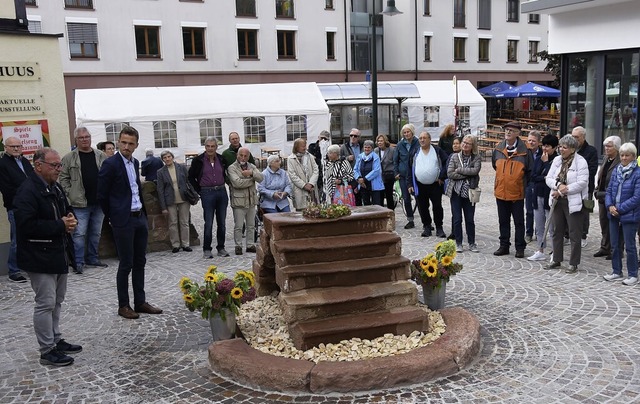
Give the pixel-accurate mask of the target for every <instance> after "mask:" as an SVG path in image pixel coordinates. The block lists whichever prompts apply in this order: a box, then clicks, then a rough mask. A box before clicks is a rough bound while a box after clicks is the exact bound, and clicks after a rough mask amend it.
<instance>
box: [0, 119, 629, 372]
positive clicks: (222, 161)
mask: <svg viewBox="0 0 640 404" xmlns="http://www.w3.org/2000/svg"><path fill="white" fill-rule="evenodd" d="M504 131H505V132H504V140H502V141H501V142H500V143H498V144H497V145H496V147H495V149H494V150H493V153H492V157H491V163H492V166H493V168H494V170H495V178H494V196H495V200H496V207H497V216H498V225H499V234H500V235H499V247H498V249H497V250H496V251H494V252H493V254H494V255H496V256H504V255H509V254H510V248H511V241H512V236H511V231H512V228H514V230H515V234H514V238H513V241H514V245H515V257H516V258H524V252H525V248H526V246H527V244H528V243H532V242H533V241H535V242H536V243H535V247H536V248H535V252H534V253H533V254H532V255H531V256H529V257H527V259H528V260H531V261H548V264H546V265H545V268H547V269H553V268H560V267H561V266H562V262H563V260H564V246H565V245H567V244H568V245H569V262H568V267H566V268H565V271H566V272H567V273H575V272H577V271H578V266H579V265H580V261H581V255H582V248H584V247H585V246H586V244H587V237H588V232H589V217H590V212H591V211H592V210H593V206H594V204H595V202H596V201H597V204H598V211H599V216H598V217H599V221H600V227H601V231H602V233H601V241H600V246H599V249H598V251H597V252H596V253H595V254H594V257H603V258H605V259H607V260H611V268H612V273H611V274H608V275H605V276H604V279H605V280H607V281H615V280H622V283H623V284H625V285H635V284H636V283H637V282H638V273H637V272H638V255H637V249H636V234H638V235H639V236H640V228H639V226H640V183H639V182H640V169H638V167H637V166H638V156H637V149H636V147H635V146H634V145H633V144H632V143H624V144H621V139H620V138H619V137H618V136H609V137H607V138H606V139H605V140H604V142H603V146H604V158H603V161H602V163H601V165H600V167H599V170H598V156H597V150H596V149H595V147H593V146H591V145H589V144H588V142H587V141H586V131H585V129H584V128H583V127H580V126H578V127H575V128H574V129H573V131H572V133H571V134H568V135H565V136H563V137H561V138H560V139H558V137H556V136H553V135H546V136H542V135H541V133H540V132H537V131H530V132H529V133H528V135H527V138H526V139H527V140H526V141H524V140H523V138H521V133H522V127H521V126H520V124H519V123H518V122H510V123H508V124H506V125H504ZM401 134H402V139H401V140H400V141H399V142H398V144H397V145H396V146H393V145H391V144H390V142H389V139H388V138H387V136H386V135H378V136H377V137H376V138H375V142H374V141H373V140H365V141H362V139H361V133H360V131H359V130H358V129H357V128H353V129H351V131H350V132H349V139H348V140H347V141H345V142H344V144H342V145H331V144H330V140H329V137H330V136H329V132H327V131H323V132H322V133H320V135H319V136H318V140H317V141H316V142H314V143H311V144H310V145H308V147H307V141H306V140H305V139H302V138H298V139H296V140H295V141H294V142H293V147H292V150H291V154H290V155H289V156H288V157H287V159H286V167H287V169H286V170H285V169H284V168H283V163H284V162H283V160H282V158H281V157H280V156H279V155H270V156H269V157H268V158H267V159H266V168H264V169H263V170H261V169H259V168H258V167H257V166H256V162H255V160H254V158H253V156H252V155H251V152H250V150H249V149H248V148H246V147H243V146H242V145H241V144H240V136H239V135H238V133H236V132H231V133H230V134H229V146H228V148H227V149H226V150H225V151H224V152H223V153H221V154H220V153H218V141H217V140H216V138H214V137H209V138H207V139H205V141H204V152H203V153H202V154H200V155H198V156H196V157H195V158H194V159H193V160H192V162H191V165H190V167H189V168H187V166H186V165H184V164H181V163H179V162H177V161H175V156H174V154H173V153H172V152H171V151H169V150H165V151H163V152H162V153H161V154H160V158H158V157H155V156H154V154H153V150H147V152H146V159H145V160H144V161H143V162H142V164H140V163H139V162H138V160H137V159H135V158H133V152H134V151H135V150H136V148H137V147H138V144H139V134H138V132H137V130H136V129H135V128H133V127H129V126H127V127H125V128H123V129H122V131H121V132H120V134H119V138H118V141H117V146H118V147H117V152H116V145H115V144H114V143H113V142H102V143H99V144H98V145H97V148H93V147H92V146H91V134H90V133H89V131H88V130H87V129H86V128H83V127H79V128H76V130H75V131H74V138H75V146H76V147H75V148H74V149H73V150H72V151H71V152H69V153H67V154H66V155H64V156H62V157H61V156H60V155H59V153H58V152H57V151H55V150H53V149H51V148H43V149H40V150H38V151H36V153H35V154H34V156H33V164H32V163H31V162H30V161H29V160H27V159H26V158H24V156H22V145H21V142H20V140H19V139H17V138H14V137H8V138H6V139H4V141H3V143H4V147H5V153H4V154H3V156H2V158H0V191H1V192H2V195H3V200H4V205H5V208H6V209H7V213H8V218H9V224H10V237H11V246H10V251H9V258H8V268H9V279H10V280H11V281H13V282H21V283H24V282H27V281H28V280H27V278H25V276H23V274H22V273H21V270H23V271H25V272H27V273H28V274H29V280H30V282H31V286H32V289H33V290H34V292H35V309H34V329H35V334H36V338H37V340H38V343H39V347H40V362H41V363H43V364H46V365H54V366H65V365H69V364H72V363H73V357H71V356H69V355H70V354H76V353H78V352H80V351H82V347H81V346H80V345H74V344H70V343H68V342H66V341H65V340H64V339H63V338H62V334H61V332H60V330H59V319H60V310H61V303H62V302H63V301H64V298H65V293H66V284H67V277H68V272H69V268H71V269H72V270H73V271H74V272H75V273H76V274H79V275H80V274H83V272H84V270H85V268H87V267H107V264H105V263H103V262H102V261H100V258H99V249H98V246H99V242H100V238H101V231H102V228H103V224H104V223H108V224H109V225H110V227H111V229H112V232H113V238H114V241H115V247H116V250H117V254H118V259H119V264H118V269H117V273H116V286H117V299H118V314H119V315H120V316H121V317H123V318H126V319H137V318H139V317H140V313H146V314H161V313H162V310H161V309H159V308H157V307H154V306H152V305H151V304H149V303H148V302H147V299H146V294H145V290H144V277H145V275H144V274H145V272H144V271H145V264H146V248H147V239H148V236H149V232H148V223H147V213H146V208H145V203H144V200H143V198H142V194H141V190H142V184H143V183H142V182H141V180H140V173H141V172H142V174H143V175H144V176H145V179H146V181H153V182H155V184H156V187H157V197H158V203H159V206H160V210H161V213H162V214H165V215H167V217H168V227H169V239H170V240H169V241H170V243H171V252H172V253H178V252H180V250H182V251H184V252H192V251H193V250H192V248H191V247H190V245H189V225H190V207H191V205H192V204H194V202H192V201H191V199H192V198H190V192H191V191H193V192H194V193H197V195H196V197H199V200H200V201H201V206H202V209H203V216H204V231H203V234H202V236H203V243H202V246H203V247H202V248H203V257H204V258H205V259H209V258H213V257H214V253H213V251H214V250H213V226H214V218H215V226H216V245H215V249H216V250H215V251H216V255H217V256H219V257H227V256H229V253H228V252H227V250H226V247H225V244H226V215H227V209H228V207H229V204H230V205H231V211H232V214H233V220H234V229H233V239H234V247H235V249H234V252H235V254H236V255H242V254H243V253H244V252H248V253H255V252H256V232H255V228H254V227H255V219H256V215H257V214H258V211H262V212H263V213H279V212H290V211H291V210H293V209H295V210H301V209H304V208H305V207H307V206H309V205H310V204H314V203H332V202H337V201H338V199H337V198H339V197H342V196H344V192H345V191H344V190H345V189H347V188H348V189H349V193H350V194H353V195H352V196H353V198H352V200H351V203H352V204H353V205H372V204H375V205H380V206H386V207H387V208H389V209H391V210H394V209H395V207H396V206H395V203H396V200H395V198H394V187H395V186H396V183H397V185H398V187H399V189H400V192H401V194H402V201H401V202H402V203H403V204H404V212H405V214H406V218H407V223H406V225H405V226H404V228H405V229H408V230H410V229H413V228H414V227H415V218H414V209H413V206H412V202H411V201H412V198H414V197H415V200H416V203H417V208H418V213H419V215H420V220H421V223H422V230H421V236H422V237H432V236H433V235H434V230H435V237H439V238H445V237H448V238H450V239H453V240H455V243H456V246H457V251H458V252H464V251H465V248H464V239H465V237H464V235H463V229H464V232H465V233H466V240H467V244H468V250H469V251H471V252H475V253H477V252H479V251H480V250H479V248H478V245H477V243H476V234H475V208H476V203H477V202H478V200H477V199H476V196H477V195H478V193H479V192H480V189H479V184H480V172H481V168H482V158H481V156H480V155H479V152H478V139H477V137H475V136H472V135H466V136H464V137H463V138H457V137H455V135H454V131H453V130H452V128H450V127H447V128H445V132H444V133H443V135H442V136H441V137H440V140H439V142H438V144H437V145H436V144H432V141H431V135H430V134H429V132H427V131H423V132H422V133H420V134H418V135H417V136H416V133H415V127H414V126H413V125H412V124H406V125H404V126H403V127H402V130H401ZM596 173H598V174H597V175H596ZM443 196H445V197H448V198H450V209H451V229H450V233H449V236H447V233H446V232H445V229H444V225H445V223H444V218H445V215H444V208H443V203H442V198H443ZM340 203H344V201H343V200H342V199H340ZM482 203H486V198H485V202H482ZM463 221H464V226H463ZM512 221H513V226H512V223H511V222H512ZM547 240H551V242H547ZM549 255H550V257H549ZM625 255H626V267H627V277H626V278H624V277H623V274H622V273H623V262H622V261H623V257H625ZM129 277H131V283H132V287H133V304H131V303H130V298H129ZM623 278H624V279H623Z"/></svg>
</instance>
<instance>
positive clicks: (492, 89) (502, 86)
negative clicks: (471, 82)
mask: <svg viewBox="0 0 640 404" xmlns="http://www.w3.org/2000/svg"><path fill="white" fill-rule="evenodd" d="M512 88H513V86H512V85H511V84H509V83H506V82H504V81H499V82H497V83H493V84H491V85H488V86H486V87H482V88H479V89H478V92H479V93H480V94H482V95H484V96H485V97H495V95H496V94H498V93H502V92H505V91H507V90H511V89H512Z"/></svg>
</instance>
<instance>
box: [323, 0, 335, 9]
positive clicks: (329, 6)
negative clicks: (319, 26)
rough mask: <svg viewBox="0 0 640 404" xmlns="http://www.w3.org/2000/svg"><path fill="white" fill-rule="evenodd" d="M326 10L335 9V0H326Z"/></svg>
mask: <svg viewBox="0 0 640 404" xmlns="http://www.w3.org/2000/svg"><path fill="white" fill-rule="evenodd" d="M324 8H325V10H333V0H324Z"/></svg>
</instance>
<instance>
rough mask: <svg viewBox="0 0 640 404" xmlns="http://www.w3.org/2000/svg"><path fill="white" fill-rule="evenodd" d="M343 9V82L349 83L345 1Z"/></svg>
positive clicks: (344, 1)
mask: <svg viewBox="0 0 640 404" xmlns="http://www.w3.org/2000/svg"><path fill="white" fill-rule="evenodd" d="M342 5H343V7H344V81H345V82H348V81H349V29H348V28H349V27H348V26H347V0H343V1H342Z"/></svg>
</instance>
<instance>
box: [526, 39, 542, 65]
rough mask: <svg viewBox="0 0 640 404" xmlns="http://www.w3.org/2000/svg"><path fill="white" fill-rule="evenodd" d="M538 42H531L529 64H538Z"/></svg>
mask: <svg viewBox="0 0 640 404" xmlns="http://www.w3.org/2000/svg"><path fill="white" fill-rule="evenodd" d="M539 43H540V42H538V41H529V62H531V63H538V44H539Z"/></svg>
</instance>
